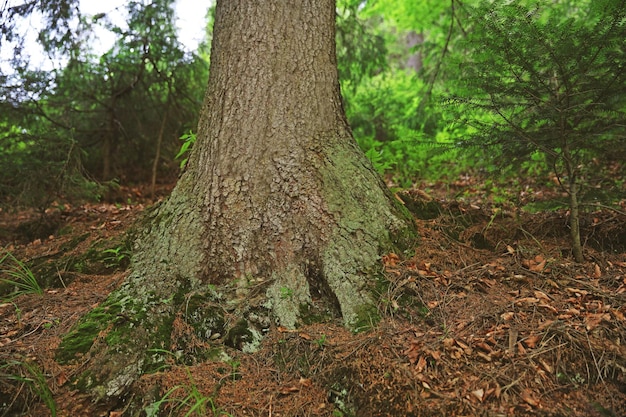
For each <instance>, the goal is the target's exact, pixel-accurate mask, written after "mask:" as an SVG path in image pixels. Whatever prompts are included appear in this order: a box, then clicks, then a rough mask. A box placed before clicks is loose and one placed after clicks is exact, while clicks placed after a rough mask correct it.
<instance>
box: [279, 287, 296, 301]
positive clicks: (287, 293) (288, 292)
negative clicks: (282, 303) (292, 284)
mask: <svg viewBox="0 0 626 417" xmlns="http://www.w3.org/2000/svg"><path fill="white" fill-rule="evenodd" d="M292 297H293V290H292V289H291V288H287V287H280V298H281V299H283V300H285V299H287V298H292Z"/></svg>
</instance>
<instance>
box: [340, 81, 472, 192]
mask: <svg viewBox="0 0 626 417" xmlns="http://www.w3.org/2000/svg"><path fill="white" fill-rule="evenodd" d="M425 88H426V84H425V83H424V81H423V80H422V79H421V78H420V77H419V75H417V74H411V73H409V72H407V71H404V70H403V71H395V72H392V73H389V72H388V73H384V74H380V75H377V76H375V77H371V78H368V79H364V80H363V81H362V82H361V84H360V85H359V86H358V87H357V88H355V89H354V90H348V91H344V97H345V99H346V102H347V103H346V114H347V117H348V120H349V122H350V125H351V126H352V130H353V133H354V136H355V139H356V140H357V142H358V143H359V145H360V146H361V148H362V149H363V150H364V151H365V153H366V155H367V156H368V157H369V158H370V160H371V161H372V163H373V165H374V167H375V168H376V169H377V170H378V171H379V172H380V173H381V174H383V173H390V174H392V176H393V178H394V180H395V181H396V182H398V183H399V184H400V185H401V186H403V187H407V186H410V185H411V184H412V182H414V181H415V179H416V178H417V177H418V176H422V177H425V176H427V177H431V178H434V177H444V176H448V177H453V176H455V175H456V174H457V171H458V169H459V167H458V166H457V163H458V162H459V160H458V158H456V153H457V151H456V150H455V149H454V147H453V146H452V139H453V134H458V133H459V131H460V130H461V129H464V127H463V126H460V125H459V126H456V127H449V126H448V127H446V128H441V130H439V128H430V130H426V127H425V126H424V119H421V118H420V117H419V115H418V108H419V105H420V98H419V97H420V93H423V92H424V89H425ZM445 117H446V116H445V115H444V114H438V115H437V114H431V115H429V118H430V120H431V121H432V120H438V122H437V123H438V124H441V125H444V126H445V125H446V124H448V121H447V119H446V118H445Z"/></svg>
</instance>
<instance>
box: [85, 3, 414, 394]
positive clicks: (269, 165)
mask: <svg viewBox="0 0 626 417" xmlns="http://www.w3.org/2000/svg"><path fill="white" fill-rule="evenodd" d="M334 18H335V2H334V0H308V1H302V2H288V1H283V0H274V1H264V2H250V1H246V0H228V1H221V2H218V4H217V9H216V18H215V28H214V39H213V45H212V53H211V70H210V78H209V86H208V93H207V96H206V99H205V104H204V106H203V108H202V114H201V117H200V122H199V128H198V135H197V141H196V143H195V145H194V149H193V152H192V154H191V156H190V159H189V162H188V169H187V171H186V172H185V173H184V174H183V175H182V177H181V178H180V180H179V182H178V184H177V186H176V188H175V189H174V191H173V192H172V195H171V197H170V198H169V199H168V200H167V201H166V202H165V203H163V205H162V206H160V207H158V208H157V209H156V210H154V211H153V212H152V214H151V216H149V217H148V219H147V220H146V227H145V228H144V229H143V231H142V232H141V235H140V237H139V239H138V241H137V245H136V251H135V255H134V257H133V266H132V273H131V275H130V276H129V278H128V279H127V281H126V282H125V284H124V285H123V286H122V287H121V289H120V290H119V291H117V292H116V293H115V294H114V295H112V297H111V298H110V300H109V301H108V302H107V308H108V310H107V311H114V312H115V311H118V310H120V311H122V312H130V314H128V315H129V316H130V321H129V324H122V325H121V326H120V327H119V328H116V329H115V330H113V332H115V333H116V334H117V333H119V334H120V336H119V337H115V338H112V337H108V338H107V337H106V336H105V339H107V340H111V339H114V340H116V341H117V340H122V341H123V340H125V338H124V337H123V334H122V329H123V328H124V326H128V328H129V331H130V332H132V337H130V338H129V340H128V341H127V342H126V343H123V344H122V345H121V346H114V347H113V346H110V345H111V343H108V344H109V346H108V347H106V348H105V349H103V350H102V353H99V352H97V351H94V348H92V349H91V353H90V354H91V355H95V356H98V358H100V359H99V360H97V361H94V363H95V364H100V365H96V366H92V369H93V372H96V373H97V375H93V374H91V375H90V378H91V379H90V382H89V384H88V385H89V386H92V387H93V386H98V387H99V388H98V393H99V394H100V395H101V396H111V395H120V394H121V393H122V392H123V390H124V389H125V387H127V386H128V385H129V384H130V383H131V382H132V380H133V379H134V378H135V377H136V376H137V375H138V374H139V373H140V372H143V371H145V370H146V368H149V366H150V364H149V362H150V361H157V360H156V359H155V358H154V355H152V356H150V355H147V354H146V352H149V351H150V349H154V348H158V349H170V348H171V345H172V344H173V343H180V341H178V340H177V341H172V340H170V335H171V329H172V323H173V321H174V317H175V316H176V314H177V312H178V313H179V314H181V315H182V316H183V317H185V318H190V315H189V314H188V313H189V311H190V309H191V307H190V305H191V304H193V306H194V308H195V306H196V305H197V304H198V303H196V301H197V300H198V299H204V300H205V301H207V300H208V301H207V302H206V303H205V304H203V306H204V307H201V308H200V309H199V310H201V311H203V313H201V314H200V313H199V314H195V315H194V317H196V318H197V317H198V315H200V316H202V315H204V317H209V319H207V320H201V323H200V322H198V321H197V320H196V321H195V322H189V324H190V325H192V326H195V327H196V328H197V327H198V326H200V327H203V326H204V328H203V329H200V330H201V331H200V332H199V333H201V334H203V335H204V336H206V337H207V338H211V336H213V339H215V338H219V337H223V340H224V342H225V343H228V344H230V345H231V346H235V347H239V348H243V349H247V348H250V349H252V348H254V344H255V341H258V339H259V338H260V335H261V334H262V333H263V331H266V330H268V329H269V328H270V327H271V326H272V325H275V324H280V325H282V326H286V327H294V326H296V325H297V324H298V323H299V320H301V319H302V317H303V315H305V314H307V312H310V311H312V310H311V309H315V312H316V314H317V313H321V314H323V315H326V316H331V315H334V316H337V317H339V316H340V317H342V318H343V320H344V322H345V324H346V325H347V326H350V327H351V328H355V329H356V328H360V327H363V326H366V325H371V323H372V322H375V321H376V305H375V298H374V296H373V291H374V288H373V287H374V285H375V280H374V279H371V278H372V277H375V275H376V273H377V271H378V270H379V268H380V266H379V265H380V264H379V259H380V255H381V253H382V252H386V251H391V250H396V249H397V248H398V246H401V245H402V244H404V247H410V245H412V244H413V243H414V241H413V239H414V238H415V230H414V228H413V224H412V222H411V220H410V219H409V216H408V215H405V212H404V211H403V210H402V209H399V208H398V207H399V206H398V205H397V204H396V203H395V200H394V198H393V197H392V196H391V194H390V193H389V191H388V190H387V188H386V187H385V185H384V184H383V183H382V181H381V179H380V178H379V176H378V175H377V174H376V173H375V171H374V170H373V168H372V166H371V164H370V162H369V160H367V158H366V157H365V155H364V154H363V152H362V151H361V150H360V149H359V148H358V145H357V144H356V142H355V141H354V139H353V138H352V135H351V132H350V129H349V127H348V124H347V122H346V119H345V116H344V111H343V108H342V101H341V96H340V92H339V83H338V80H337V68H336V61H335V60H336V58H335V47H334V45H335V44H334V42H335V31H334V24H335V21H334ZM379 279H380V277H379ZM196 296H197V297H196ZM192 299H193V300H194V301H193V302H192V301H191V300H192ZM209 299H210V300H209ZM209 301H210V302H209ZM217 303H219V305H221V306H224V307H222V308H215V305H216V304H217ZM190 320H191V318H190ZM100 327H103V326H102V325H101V326H100ZM104 327H106V326H104ZM100 335H102V333H100Z"/></svg>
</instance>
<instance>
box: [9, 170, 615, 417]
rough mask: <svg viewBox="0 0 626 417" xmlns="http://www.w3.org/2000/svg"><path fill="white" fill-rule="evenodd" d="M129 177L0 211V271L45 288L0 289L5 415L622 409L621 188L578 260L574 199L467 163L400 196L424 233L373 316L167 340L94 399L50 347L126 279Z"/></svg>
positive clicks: (589, 224)
mask: <svg viewBox="0 0 626 417" xmlns="http://www.w3.org/2000/svg"><path fill="white" fill-rule="evenodd" d="M123 192H124V194H123V197H122V198H121V199H120V201H121V202H119V203H114V204H84V205H81V206H76V207H73V206H70V205H67V204H65V205H63V206H61V205H59V206H57V207H55V208H51V209H49V210H48V213H47V215H46V217H45V220H44V221H41V220H40V218H39V216H37V215H36V214H35V213H33V212H17V213H8V212H6V211H4V212H0V245H1V246H2V247H3V248H4V252H3V253H6V251H9V252H10V253H12V254H13V255H14V256H15V258H16V259H17V260H19V261H14V260H12V259H9V258H6V259H5V260H4V262H3V264H2V265H1V268H0V269H8V270H12V271H15V270H20V269H19V265H20V264H19V262H20V261H21V262H24V265H25V266H28V268H29V270H31V271H32V272H33V273H34V276H36V277H37V279H38V281H39V282H40V283H41V284H42V285H43V287H44V290H43V293H42V294H22V295H19V296H17V297H14V298H9V297H5V296H3V297H4V298H3V299H2V302H0V416H22V415H23V416H33V417H40V416H49V415H58V416H66V417H74V416H110V417H119V416H122V415H129V414H130V410H127V409H126V405H127V404H128V403H129V399H130V398H131V397H134V398H135V399H137V398H139V399H141V400H142V401H143V403H144V407H143V412H142V414H141V415H146V416H150V417H152V416H211V415H215V416H276V417H278V416H337V417H339V416H525V415H539V416H581V417H582V416H585V417H587V416H613V417H619V416H626V318H625V316H626V304H625V301H626V215H625V214H624V212H626V201H622V202H621V208H618V209H617V210H616V209H615V207H613V208H608V207H600V206H598V207H594V208H593V209H592V210H588V211H586V212H585V214H584V218H583V221H582V226H583V241H584V242H585V256H586V262H585V263H583V264H577V263H574V262H573V260H572V257H571V251H570V249H569V243H568V242H569V241H568V231H567V215H568V213H567V211H566V210H565V209H561V210H556V211H550V212H539V213H535V214H531V213H528V212H525V211H522V210H520V209H519V208H518V207H519V205H520V203H523V202H524V201H541V200H542V199H546V198H548V197H553V196H554V193H557V191H555V190H554V189H552V188H541V187H537V186H535V187H532V188H529V187H526V188H525V189H524V191H523V192H520V193H518V194H516V195H515V199H516V200H517V201H516V204H513V203H512V202H510V201H508V202H507V201H502V200H501V199H500V200H498V199H497V196H494V195H493V193H490V192H488V190H486V189H485V188H484V187H481V186H480V184H474V183H472V180H471V179H469V178H465V179H463V178H462V179H459V180H458V181H456V182H455V183H453V184H447V185H443V184H422V185H420V187H416V188H415V189H414V190H412V191H409V192H403V193H400V194H398V195H397V197H398V198H399V199H401V200H402V201H403V203H404V204H405V205H406V206H407V208H409V209H410V210H412V211H413V212H414V213H415V215H416V222H417V225H418V229H419V232H420V236H421V238H420V243H419V246H418V247H417V248H415V252H414V254H412V256H408V257H405V258H402V257H400V256H399V255H396V254H387V255H386V256H385V257H384V258H383V259H382V260H381V271H383V273H384V274H385V276H386V278H387V280H388V281H389V284H388V285H387V286H386V288H385V289H384V290H382V291H381V293H380V297H379V310H380V312H381V313H382V315H383V319H382V321H381V322H380V323H378V324H375V323H373V325H372V328H370V329H368V330H366V331H363V332H360V333H356V334H353V333H350V332H349V331H347V330H346V329H344V328H343V327H342V326H341V325H340V322H339V321H338V320H337V321H329V322H325V323H317V324H313V325H308V326H303V327H301V328H299V329H297V330H296V331H289V330H287V329H284V328H280V327H277V328H274V329H272V330H271V331H270V332H269V334H268V335H267V336H266V337H265V339H264V342H263V344H262V347H261V350H260V351H258V352H256V353H254V354H247V353H244V352H241V351H237V350H234V349H228V350H227V353H228V357H227V358H226V357H225V358H224V359H223V360H220V361H195V362H192V363H181V361H179V360H178V359H177V357H176V354H175V349H173V353H172V360H171V363H170V364H169V366H168V367H165V368H164V369H162V370H161V371H159V372H157V373H153V374H149V375H145V376H144V377H142V378H141V380H140V381H138V382H137V383H136V384H135V386H134V389H133V391H132V392H131V393H129V394H128V396H127V397H125V398H121V399H119V401H118V402H116V403H106V404H101V403H93V402H92V401H91V399H90V398H89V397H87V396H86V395H85V394H82V393H80V392H78V391H77V390H76V386H75V379H74V377H75V376H76V375H77V374H78V373H79V372H80V370H81V368H82V367H84V366H85V365H86V363H85V361H83V362H82V363H81V362H80V361H78V363H73V364H71V365H64V366H62V365H60V364H59V363H57V361H56V360H55V350H56V348H57V347H58V345H59V343H60V341H61V338H62V337H63V335H64V334H66V333H67V332H68V331H69V330H70V329H71V328H72V326H73V325H75V324H76V322H77V320H78V319H79V318H80V317H81V316H82V315H83V314H84V313H86V312H87V311H89V310H90V309H92V308H93V307H95V306H97V305H98V304H99V303H101V302H102V301H103V300H104V299H105V298H106V297H107V295H108V294H109V293H110V292H111V291H112V290H113V289H115V288H116V287H117V286H118V285H120V284H121V282H122V281H123V280H124V277H125V275H126V268H127V267H128V264H129V257H130V247H131V246H130V244H129V243H128V241H127V239H126V237H125V236H126V235H125V232H126V231H127V230H128V229H129V228H130V227H131V225H132V224H133V221H134V220H135V219H137V218H138V217H139V216H141V213H142V210H143V209H144V207H146V206H147V205H149V204H150V203H151V201H149V200H148V199H146V198H144V197H143V194H142V191H141V188H135V189H131V188H128V189H123ZM166 193H167V190H164V191H163V194H166ZM496 201H498V203H497V204H496ZM0 259H1V258H0ZM5 276H6V273H5ZM3 277H4V276H3ZM8 290H9V291H10V288H9V289H8ZM4 291H5V293H6V291H7V288H6V286H5V288H4ZM23 292H27V291H23ZM175 331H176V332H179V334H183V333H184V332H185V328H183V327H180V328H175ZM216 342H219V341H216ZM173 348H174V347H173ZM87 360H88V359H87Z"/></svg>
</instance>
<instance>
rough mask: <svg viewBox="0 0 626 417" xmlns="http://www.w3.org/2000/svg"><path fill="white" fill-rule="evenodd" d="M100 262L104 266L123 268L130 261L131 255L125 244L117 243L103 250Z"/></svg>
mask: <svg viewBox="0 0 626 417" xmlns="http://www.w3.org/2000/svg"><path fill="white" fill-rule="evenodd" d="M102 254H103V256H102V262H103V263H104V266H105V267H106V268H121V269H124V268H126V267H127V266H128V264H129V263H130V258H131V256H132V253H131V250H130V248H128V247H127V246H126V245H119V246H116V247H114V248H109V249H105V250H104V251H103V253H102Z"/></svg>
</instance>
